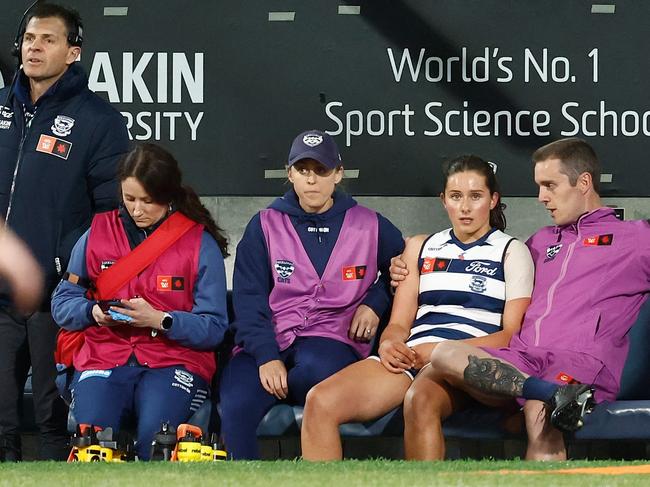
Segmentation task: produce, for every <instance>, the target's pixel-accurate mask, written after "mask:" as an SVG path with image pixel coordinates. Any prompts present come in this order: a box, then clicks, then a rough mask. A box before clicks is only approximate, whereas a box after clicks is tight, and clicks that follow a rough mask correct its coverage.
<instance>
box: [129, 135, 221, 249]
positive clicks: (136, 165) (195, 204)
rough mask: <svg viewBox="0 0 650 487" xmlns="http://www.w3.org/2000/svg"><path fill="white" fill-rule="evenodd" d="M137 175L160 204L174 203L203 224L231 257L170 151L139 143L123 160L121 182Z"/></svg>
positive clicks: (212, 220)
mask: <svg viewBox="0 0 650 487" xmlns="http://www.w3.org/2000/svg"><path fill="white" fill-rule="evenodd" d="M130 177H134V178H135V179H137V180H138V182H139V183H140V184H141V185H142V186H143V188H144V189H145V191H146V192H147V194H148V195H149V196H151V198H152V199H153V200H154V201H155V202H156V203H158V204H162V205H167V204H171V205H173V206H174V207H175V208H176V209H177V210H178V211H180V212H181V213H183V215H185V216H186V217H188V218H190V219H191V220H194V221H195V222H197V223H200V224H201V225H203V226H204V227H205V229H206V231H207V232H208V233H209V234H210V235H212V236H213V237H214V239H215V240H216V241H217V244H218V245H219V248H220V249H221V253H222V254H223V256H224V257H227V256H228V240H227V239H226V237H225V236H224V234H223V230H222V229H221V228H219V226H218V225H217V223H216V222H215V221H214V219H213V218H212V215H210V212H209V211H208V209H207V208H206V207H205V206H203V204H202V203H201V200H200V199H199V197H198V196H197V194H196V193H195V192H194V190H193V189H192V188H190V187H189V186H184V185H182V184H181V183H182V180H183V176H182V174H181V170H180V168H179V167H178V162H176V159H174V156H172V155H171V154H170V153H169V152H167V151H166V150H165V149H163V148H162V147H159V146H157V145H155V144H140V145H137V146H136V147H135V148H134V149H132V150H131V151H129V152H128V153H127V154H126V155H125V156H124V157H123V158H122V160H121V161H120V165H119V169H118V179H119V181H120V182H121V181H124V180H125V179H127V178H130Z"/></svg>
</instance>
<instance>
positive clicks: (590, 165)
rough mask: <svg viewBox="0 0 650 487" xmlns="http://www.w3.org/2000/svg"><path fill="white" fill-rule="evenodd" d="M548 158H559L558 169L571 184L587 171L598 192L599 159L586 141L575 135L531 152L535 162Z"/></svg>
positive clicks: (598, 192)
mask: <svg viewBox="0 0 650 487" xmlns="http://www.w3.org/2000/svg"><path fill="white" fill-rule="evenodd" d="M548 159H559V160H560V162H561V163H562V167H561V169H560V171H561V172H562V174H566V175H567V176H568V177H569V183H571V186H575V185H576V183H577V182H578V176H580V175H581V174H583V173H589V174H590V175H591V182H592V185H593V187H594V191H595V192H596V193H597V194H600V170H601V168H600V161H599V160H598V156H597V155H596V152H595V151H594V149H593V148H592V147H591V146H590V145H589V144H587V142H585V141H584V140H582V139H578V138H577V137H573V138H570V139H560V140H556V141H555V142H551V143H550V144H546V145H545V146H542V147H540V148H539V149H537V150H536V151H535V152H534V153H533V163H535V164H537V163H538V162H542V161H546V160H548Z"/></svg>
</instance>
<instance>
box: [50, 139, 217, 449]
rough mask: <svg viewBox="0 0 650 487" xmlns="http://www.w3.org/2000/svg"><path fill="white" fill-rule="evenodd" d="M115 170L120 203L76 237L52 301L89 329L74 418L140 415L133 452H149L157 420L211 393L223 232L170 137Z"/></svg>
mask: <svg viewBox="0 0 650 487" xmlns="http://www.w3.org/2000/svg"><path fill="white" fill-rule="evenodd" d="M118 176H119V180H120V185H121V191H122V205H121V207H120V208H119V209H118V210H114V211H110V212H106V213H100V214H97V215H96V216H95V218H94V219H93V221H92V224H91V228H90V230H89V231H87V232H86V233H85V234H84V235H83V236H82V237H81V238H80V239H79V241H78V242H77V244H76V245H75V247H74V250H73V252H72V256H71V259H70V264H69V266H68V272H67V273H66V275H65V277H66V278H65V279H64V280H63V281H61V283H60V284H59V286H58V287H57V289H56V290H55V292H54V295H53V299H52V313H53V316H54V319H55V320H56V322H57V323H58V324H59V326H61V327H62V328H64V329H66V330H76V331H83V334H84V343H83V346H81V348H80V349H79V350H77V351H76V352H75V354H74V358H73V365H74V368H75V375H74V378H73V381H72V385H71V392H72V399H73V401H72V405H71V407H72V410H73V412H74V414H75V418H76V420H77V422H78V423H85V424H92V425H95V426H98V427H102V428H107V427H112V428H113V430H114V431H116V430H119V429H120V426H121V423H122V421H123V420H124V419H125V418H128V417H130V416H132V415H135V417H136V418H137V445H136V452H137V454H138V457H139V458H140V459H148V458H149V454H150V452H149V449H150V445H151V440H152V438H153V436H154V434H155V432H156V431H158V429H159V428H160V424H161V422H162V421H168V422H170V423H171V424H172V425H174V426H176V425H178V424H180V423H183V422H185V421H186V420H187V419H188V418H189V416H190V415H191V414H192V412H193V411H195V410H196V409H198V407H199V406H200V405H201V404H202V403H203V401H204V400H205V399H206V398H207V397H208V391H209V384H210V381H211V379H212V376H213V375H214V372H215V370H216V363H215V357H214V353H213V351H214V349H215V347H216V346H217V345H218V344H219V343H220V342H221V340H222V339H223V334H224V332H225V330H226V329H227V326H228V317H227V309H226V280H225V271H224V264H223V257H224V256H225V255H227V253H226V239H225V238H224V236H223V235H222V233H221V230H220V229H219V227H218V226H217V225H216V223H215V222H214V220H213V219H212V217H211V216H210V213H209V211H208V210H207V209H206V208H205V207H204V206H203V205H202V204H201V202H200V200H199V198H198V196H197V195H196V193H194V191H193V190H192V189H190V188H188V187H186V186H182V184H181V182H182V176H181V172H180V169H179V167H178V163H177V162H176V160H175V159H174V158H173V156H172V155H171V154H169V153H168V152H167V151H165V150H163V149H162V148H160V147H157V146H155V145H152V144H143V145H140V146H138V147H136V148H135V149H133V150H132V151H131V152H129V153H128V154H127V155H126V156H125V158H124V159H123V160H122V162H121V164H120V168H119V173H118ZM112 266H115V268H114V269H111V268H112ZM138 271H139V272H138ZM88 289H90V291H89V290H88ZM89 296H91V297H89ZM102 300H118V302H117V303H113V304H112V305H111V306H109V307H107V306H106V304H105V302H104V301H102Z"/></svg>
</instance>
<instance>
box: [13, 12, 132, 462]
mask: <svg viewBox="0 0 650 487" xmlns="http://www.w3.org/2000/svg"><path fill="white" fill-rule="evenodd" d="M82 35H83V33H82V24H81V19H80V18H79V15H78V14H77V13H76V12H74V11H72V10H69V9H67V8H65V7H62V6H59V5H55V4H50V3H41V2H38V3H37V4H36V5H35V6H34V7H33V8H31V9H30V10H28V12H27V13H26V15H25V16H24V22H21V25H20V28H19V32H18V35H17V36H16V41H15V48H16V49H15V51H16V52H15V54H16V55H17V56H18V58H19V61H20V63H19V64H20V65H22V66H21V68H20V69H19V70H18V72H17V73H16V76H15V77H14V80H13V82H12V83H11V85H9V86H8V87H7V88H4V89H2V90H0V103H2V106H0V212H2V213H3V214H4V218H5V222H6V225H7V226H9V227H10V228H12V229H13V230H14V232H15V233H16V234H17V235H18V236H19V237H21V238H22V239H23V240H24V241H25V242H26V243H27V245H28V246H29V248H30V249H31V251H32V252H33V254H34V255H35V257H36V258H37V260H38V262H39V264H40V266H41V267H42V269H43V271H44V275H45V296H46V298H45V299H44V300H43V301H42V303H41V306H40V308H39V309H38V310H37V311H36V312H34V313H32V314H29V315H25V314H23V313H21V312H20V311H19V310H17V309H16V308H15V306H14V305H13V304H12V301H11V298H10V297H9V295H8V294H7V293H6V292H4V291H3V290H0V458H1V459H4V460H7V461H11V460H14V461H15V460H20V459H21V448H20V437H19V431H18V429H19V411H20V407H19V404H20V402H21V401H22V390H23V387H24V383H25V378H26V375H27V371H28V369H29V365H30V364H29V363H30V362H31V366H32V388H33V392H34V410H35V411H34V413H35V419H36V424H37V426H38V428H39V433H40V441H41V443H40V458H41V459H64V458H65V455H66V453H67V451H66V450H67V432H66V412H67V411H66V408H65V405H64V404H63V403H62V401H61V399H60V398H59V396H58V392H57V389H56V386H55V382H54V381H55V377H56V368H55V364H54V359H53V352H54V348H55V341H56V332H57V330H58V327H57V326H56V324H55V323H54V321H53V320H52V316H51V313H50V303H49V295H50V293H51V291H52V289H54V287H55V285H56V283H57V281H58V280H59V279H60V278H61V275H62V274H63V272H64V271H65V269H66V265H67V260H68V258H69V255H70V251H71V249H72V246H73V245H74V243H75V242H76V241H77V239H78V238H79V236H80V235H81V234H82V233H83V232H84V231H85V230H86V229H87V228H88V225H89V223H90V220H91V218H92V215H93V214H94V213H96V212H100V211H106V210H109V209H112V208H115V207H116V206H117V196H118V189H117V182H116V176H115V171H116V167H117V162H118V159H119V158H120V157H121V155H122V154H123V153H125V152H126V151H127V150H128V146H129V139H128V133H127V130H126V126H125V123H124V120H123V118H122V117H121V115H120V114H119V112H117V111H116V110H115V109H114V108H112V107H111V106H110V105H109V104H108V103H107V102H105V101H104V100H102V99H101V98H99V97H98V96H97V95H95V94H94V93H92V92H91V91H90V90H89V89H88V78H87V76H86V74H85V73H84V71H83V69H82V68H81V66H80V65H79V63H76V62H75V61H76V59H77V58H78V57H79V53H80V51H81V44H82V41H83V39H82ZM30 277H31V276H27V275H26V276H24V279H30ZM89 319H91V318H90V317H89Z"/></svg>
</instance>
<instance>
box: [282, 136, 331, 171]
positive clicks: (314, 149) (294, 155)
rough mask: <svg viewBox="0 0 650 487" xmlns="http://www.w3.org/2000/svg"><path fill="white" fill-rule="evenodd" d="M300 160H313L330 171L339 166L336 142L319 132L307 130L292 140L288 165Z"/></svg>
mask: <svg viewBox="0 0 650 487" xmlns="http://www.w3.org/2000/svg"><path fill="white" fill-rule="evenodd" d="M302 159H314V160H316V161H318V162H320V163H321V164H323V165H324V166H327V167H328V168H330V169H336V168H337V167H339V166H340V165H341V155H340V154H339V148H338V147H337V146H336V141H335V140H334V138H333V137H332V136H331V135H328V134H326V133H325V132H321V131H320V130H308V131H306V132H303V133H301V134H300V135H298V136H297V137H296V138H295V139H293V143H292V144H291V150H290V151H289V161H288V164H289V166H291V165H293V164H295V163H296V162H298V161H301V160H302Z"/></svg>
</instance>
